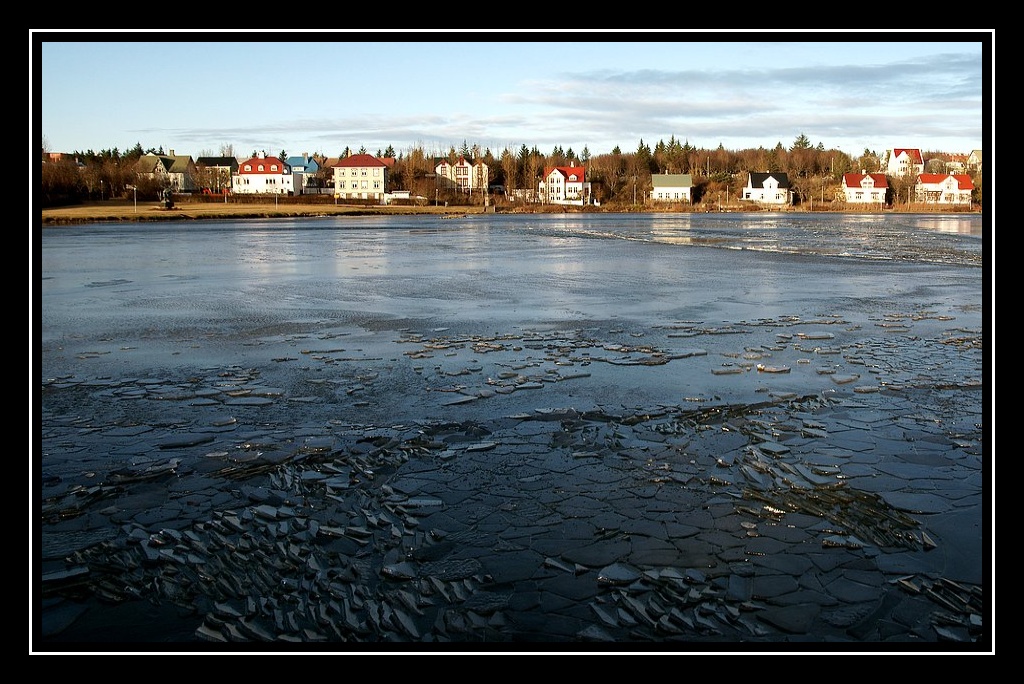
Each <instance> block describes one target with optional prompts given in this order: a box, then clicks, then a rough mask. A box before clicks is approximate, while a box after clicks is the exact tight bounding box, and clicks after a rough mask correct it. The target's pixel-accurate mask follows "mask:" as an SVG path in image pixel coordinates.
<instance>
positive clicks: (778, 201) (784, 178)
mask: <svg viewBox="0 0 1024 684" xmlns="http://www.w3.org/2000/svg"><path fill="white" fill-rule="evenodd" d="M789 187H790V186H789V176H788V175H786V174H785V173H780V172H778V171H775V172H772V173H750V174H748V175H747V185H746V186H745V187H744V188H743V194H742V195H741V196H740V199H741V200H743V201H745V202H756V203H757V204H765V205H777V206H788V205H790V204H792V203H793V192H792V191H791V190H790V189H789Z"/></svg>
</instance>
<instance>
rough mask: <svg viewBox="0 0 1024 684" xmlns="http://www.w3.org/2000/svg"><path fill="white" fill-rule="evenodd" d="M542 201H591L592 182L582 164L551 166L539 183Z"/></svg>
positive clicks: (549, 202)
mask: <svg viewBox="0 0 1024 684" xmlns="http://www.w3.org/2000/svg"><path fill="white" fill-rule="evenodd" d="M537 190H538V196H539V197H540V201H541V202H543V203H546V204H575V205H580V206H582V205H584V204H589V203H590V183H588V182H587V178H586V169H585V168H583V167H582V166H549V167H547V168H545V169H544V178H542V179H541V181H540V183H539V184H538V188H537Z"/></svg>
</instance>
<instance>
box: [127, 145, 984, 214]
mask: <svg viewBox="0 0 1024 684" xmlns="http://www.w3.org/2000/svg"><path fill="white" fill-rule="evenodd" d="M981 154H982V153H981V150H974V151H972V152H971V154H970V155H965V158H964V159H963V160H962V163H963V164H964V166H965V168H980V166H981V162H982V157H981ZM394 163H395V160H394V159H393V158H378V157H375V156H373V155H369V154H352V155H349V156H348V157H341V158H334V159H331V158H329V159H326V160H324V167H326V168H330V169H332V170H333V183H334V186H333V190H328V191H333V194H334V196H335V197H337V198H339V199H351V200H362V201H371V202H378V203H387V202H388V201H390V200H391V199H394V198H399V197H403V196H404V197H408V193H407V192H405V193H403V191H395V190H393V189H391V188H389V183H388V180H389V172H390V171H391V169H392V168H393V166H394ZM957 163H961V160H957ZM882 164H883V166H884V167H885V169H886V173H868V172H866V171H861V172H860V173H846V174H844V175H843V177H842V181H841V184H842V186H841V192H842V196H841V197H837V198H836V199H841V200H843V201H845V202H846V203H848V204H865V205H873V204H884V203H886V202H889V201H891V200H892V199H893V198H892V197H891V196H890V195H889V191H890V184H889V181H888V178H889V177H899V178H911V179H912V185H913V188H914V200H915V201H918V202H925V203H932V204H951V205H960V204H966V205H969V204H970V202H971V192H972V191H973V189H974V185H973V182H972V180H971V177H970V176H969V175H968V174H966V173H953V172H947V173H925V172H924V167H925V162H924V159H923V157H922V155H921V151H920V150H918V149H913V148H903V149H900V148H896V149H892V150H886V154H885V156H884V158H883V160H882ZM136 168H137V172H138V173H140V174H145V175H148V176H151V177H156V178H158V179H160V180H161V181H163V184H164V185H165V186H167V187H170V188H171V189H172V190H173V191H175V192H194V191H196V190H201V191H203V192H211V193H215V194H219V193H227V192H231V193H238V194H287V195H299V194H306V193H309V192H322V190H321V189H319V188H316V189H314V186H315V185H316V178H317V176H318V174H319V172H320V170H321V166H320V164H319V163H318V162H317V160H316V159H315V158H313V157H311V156H310V155H308V154H303V155H300V156H294V157H288V158H287V159H280V158H278V157H274V156H268V155H266V154H257V155H256V156H253V157H251V158H249V159H246V160H244V161H238V160H237V159H235V158H234V157H200V158H198V159H197V160H195V161H193V160H192V158H191V157H189V156H178V155H175V154H174V151H173V150H171V151H170V154H167V155H155V154H147V155H144V156H143V157H141V158H140V159H139V161H138V165H137V167H136ZM434 174H435V178H436V179H437V180H438V181H439V182H440V183H441V184H442V185H443V186H444V187H446V188H449V189H454V190H458V191H462V192H469V193H472V192H487V191H488V188H489V186H490V170H489V168H488V166H487V164H485V163H484V162H483V161H476V162H472V161H469V160H467V159H465V158H464V157H460V158H458V159H457V160H455V161H450V160H449V159H448V158H438V159H436V160H435V166H434ZM197 184H201V186H202V187H201V188H200V187H197ZM650 187H651V189H650V190H649V192H648V194H647V199H648V200H649V201H650V202H652V203H692V202H693V201H694V197H693V188H694V186H693V176H692V175H691V174H668V173H666V174H656V175H652V176H651V178H650ZM508 194H509V195H510V196H511V195H515V196H518V197H520V198H521V199H525V200H527V201H538V202H542V203H546V204H563V205H587V204H594V203H595V200H594V197H593V193H592V191H591V184H590V182H588V181H587V179H586V168H585V167H583V166H552V167H547V168H545V169H544V175H543V177H542V178H541V180H540V181H539V183H538V187H537V188H536V189H533V188H527V189H525V190H519V191H512V190H508ZM737 199H739V200H740V201H744V202H751V203H755V204H758V205H767V206H786V205H790V204H792V203H793V200H794V194H793V190H792V188H791V185H790V182H789V178H788V176H787V174H785V173H782V172H766V173H757V172H751V173H749V174H748V176H747V181H746V185H745V186H744V187H743V188H742V189H741V191H740V195H739V197H738V198H737Z"/></svg>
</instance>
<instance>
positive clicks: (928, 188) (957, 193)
mask: <svg viewBox="0 0 1024 684" xmlns="http://www.w3.org/2000/svg"><path fill="white" fill-rule="evenodd" d="M973 190H974V182H973V181H972V180H971V177H970V176H968V175H967V174H962V173H922V174H921V175H919V176H918V177H917V185H916V186H915V187H914V199H915V200H916V201H918V202H924V203H926V204H954V205H967V206H969V205H970V204H971V192H972V191H973Z"/></svg>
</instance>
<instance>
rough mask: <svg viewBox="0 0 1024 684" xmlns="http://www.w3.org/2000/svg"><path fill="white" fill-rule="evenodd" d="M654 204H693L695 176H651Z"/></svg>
mask: <svg viewBox="0 0 1024 684" xmlns="http://www.w3.org/2000/svg"><path fill="white" fill-rule="evenodd" d="M651 186H652V190H651V193H650V197H651V201H652V202H688V203H689V202H692V201H693V195H692V192H693V176H692V175H690V174H688V173H661V174H657V175H652V176H651Z"/></svg>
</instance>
